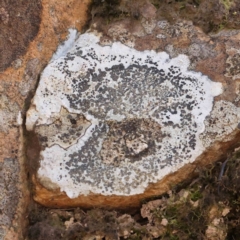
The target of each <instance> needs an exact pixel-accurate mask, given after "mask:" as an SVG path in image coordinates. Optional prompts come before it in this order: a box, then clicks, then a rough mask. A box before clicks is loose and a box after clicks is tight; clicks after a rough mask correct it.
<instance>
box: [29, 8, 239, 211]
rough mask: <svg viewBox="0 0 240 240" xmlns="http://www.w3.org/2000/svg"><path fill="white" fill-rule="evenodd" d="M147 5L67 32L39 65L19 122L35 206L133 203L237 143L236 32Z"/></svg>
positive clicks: (153, 194)
mask: <svg viewBox="0 0 240 240" xmlns="http://www.w3.org/2000/svg"><path fill="white" fill-rule="evenodd" d="M146 9H147V8H146ZM153 12H154V11H150V10H149V11H146V12H145V14H151V15H153V16H151V17H152V18H151V21H149V19H147V17H146V16H145V15H144V14H143V17H142V18H141V20H139V21H136V22H135V23H134V24H130V19H124V20H119V21H116V22H114V23H112V24H109V25H108V26H107V27H105V28H104V29H102V26H101V23H99V21H98V22H95V23H93V24H92V27H91V30H90V31H89V32H88V33H85V34H82V35H80V36H77V33H76V32H75V31H74V30H70V34H69V37H68V40H67V41H66V42H65V44H64V45H61V46H60V47H59V49H58V51H57V52H56V53H55V55H53V57H52V61H50V63H49V65H48V66H47V67H46V68H45V70H44V71H43V73H42V75H41V79H40V83H39V86H38V89H37V91H36V94H35V96H34V98H33V101H32V106H31V107H30V110H29V111H28V113H27V120H26V127H27V129H28V130H29V131H32V133H31V134H32V138H33V139H34V140H35V144H34V145H33V146H36V145H37V146H39V148H38V153H37V154H36V155H35V156H34V157H33V158H31V161H35V162H37V163H36V165H37V166H38V167H37V171H36V172H35V174H34V177H33V178H34V182H35V186H36V191H35V200H36V201H38V202H39V203H41V204H43V205H46V206H51V207H69V206H82V207H93V206H95V207H96V206H98V207H109V208H115V207H118V208H127V207H130V206H138V205H139V204H140V201H141V200H142V199H145V198H148V197H152V196H156V195H159V194H162V193H163V192H165V191H166V190H168V189H169V188H170V186H171V185H174V184H177V183H179V182H180V181H182V180H183V179H186V178H188V177H189V176H191V175H192V174H194V170H195V169H196V168H197V167H198V166H202V165H206V164H208V163H211V162H214V161H216V160H217V159H219V158H220V157H222V156H223V155H224V154H225V153H226V151H227V150H229V149H230V148H232V147H233V146H234V144H235V142H236V138H237V136H239V129H238V124H239V122H240V108H239V107H240V106H239V105H240V102H239V100H240V99H239V80H240V79H239V78H238V69H237V67H236V59H237V57H236V55H237V54H238V51H237V49H238V41H239V37H240V33H239V32H238V31H224V32H221V33H219V34H216V35H211V36H210V35H206V34H205V33H203V32H202V31H201V30H200V29H199V28H197V27H194V26H193V25H192V23H191V22H188V21H178V22H177V23H175V24H170V23H169V22H168V21H166V20H159V19H157V18H155V16H154V14H153ZM130 26H131V27H130ZM100 28H101V31H100ZM56 129H58V134H57V135H56V132H57V130H56Z"/></svg>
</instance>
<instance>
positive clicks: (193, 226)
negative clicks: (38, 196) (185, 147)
mask: <svg viewBox="0 0 240 240" xmlns="http://www.w3.org/2000/svg"><path fill="white" fill-rule="evenodd" d="M239 181H240V149H237V150H235V152H234V153H233V154H232V155H229V157H228V158H227V161H226V159H225V161H222V162H217V163H216V164H215V165H211V166H208V167H207V168H206V169H205V170H201V171H200V172H199V173H198V177H197V178H196V179H193V180H192V181H191V182H188V183H184V184H183V185H182V186H176V187H174V188H173V189H172V190H171V191H169V192H168V193H167V194H165V195H164V196H159V197H156V199H154V200H148V201H146V202H145V203H143V204H142V207H141V209H139V210H138V209H136V210H131V211H130V210H129V211H126V212H124V213H123V212H117V211H108V210H103V209H92V210H87V211H83V210H81V209H79V208H75V209H69V210H64V209H62V210H61V209H46V208H43V207H39V206H36V207H35V208H34V210H32V211H31V212H30V215H29V222H30V227H29V231H28V240H33V239H34V240H41V239H44V240H45V239H52V240H55V239H56V240H57V239H66V240H67V239H74V240H77V239H84V240H90V239H99V240H100V239H101V240H103V239H105V240H107V239H108V240H113V239H116V240H117V239H139V240H140V239H145V240H148V239H149V240H150V239H164V240H172V239H176V240H177V239H179V240H182V239H183V240H184V239H186V240H188V239H209V240H210V239H211V240H212V239H216V240H225V239H229V240H230V239H238V236H239V234H240V217H239V214H238V212H239V210H240V200H239V196H238V195H239V194H238V193H239V190H240V189H239V186H240V184H239Z"/></svg>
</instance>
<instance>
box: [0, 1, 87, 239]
mask: <svg viewBox="0 0 240 240" xmlns="http://www.w3.org/2000/svg"><path fill="white" fill-rule="evenodd" d="M89 2H90V1H87V0H86V1H85V0H84V1H74V0H71V1H68V2H66V3H65V2H62V3H59V2H56V1H52V0H50V1H45V0H42V1H38V0H34V1H24V2H23V1H18V2H15V3H13V2H12V1H1V3H0V28H1V33H0V37H1V41H0V52H1V54H0V192H1V194H0V239H1V240H2V239H9V240H15V239H16V240H20V239H23V238H24V232H25V230H26V229H25V227H26V224H27V211H26V210H27V207H28V206H29V203H30V194H29V189H28V186H29V182H28V181H29V178H28V177H27V176H28V174H29V171H31V168H32V165H31V166H29V165H28V163H27V161H26V157H25V144H26V141H27V139H26V137H23V135H24V131H25V127H24V125H23V123H24V118H25V115H26V110H27V109H28V107H29V104H30V100H31V98H32V96H33V94H34V91H35V88H36V85H37V81H38V78H39V74H40V73H41V71H42V70H43V68H44V67H45V65H46V64H47V63H48V62H49V60H50V59H51V57H52V54H53V53H54V52H55V51H56V49H57V46H58V45H59V44H60V42H61V41H62V40H63V39H64V38H65V37H66V35H67V33H68V31H67V29H68V28H73V27H75V28H76V29H78V31H81V30H82V28H83V26H84V25H85V24H86V22H87V21H88V18H87V15H86V12H87V9H88V6H89Z"/></svg>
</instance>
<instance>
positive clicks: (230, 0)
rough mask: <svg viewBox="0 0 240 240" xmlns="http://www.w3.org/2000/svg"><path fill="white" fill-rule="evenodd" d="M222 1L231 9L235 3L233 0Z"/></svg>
mask: <svg viewBox="0 0 240 240" xmlns="http://www.w3.org/2000/svg"><path fill="white" fill-rule="evenodd" d="M220 1H221V3H222V4H223V5H224V7H225V8H226V9H227V10H229V9H230V8H231V6H232V4H233V2H234V1H232V0H220Z"/></svg>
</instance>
